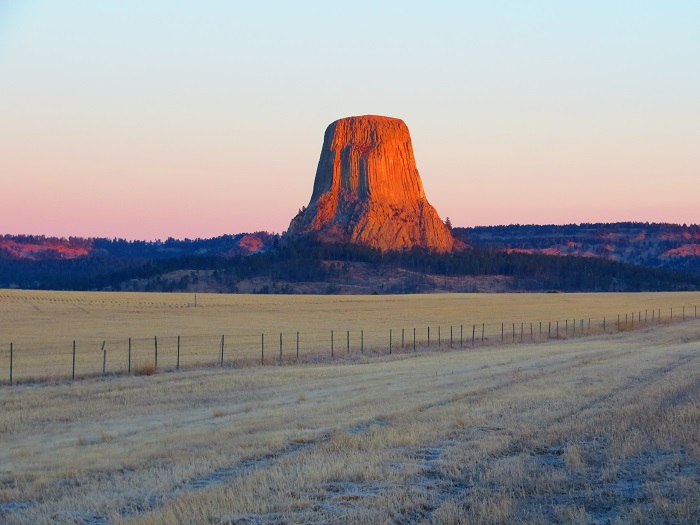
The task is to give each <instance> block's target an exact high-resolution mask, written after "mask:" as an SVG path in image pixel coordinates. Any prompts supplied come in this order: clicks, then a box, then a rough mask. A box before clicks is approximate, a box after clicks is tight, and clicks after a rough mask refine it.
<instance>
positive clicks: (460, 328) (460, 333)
mask: <svg viewBox="0 0 700 525" xmlns="http://www.w3.org/2000/svg"><path fill="white" fill-rule="evenodd" d="M462 331H463V325H459V347H460V348H462V346H463V341H464V339H463V333H462Z"/></svg>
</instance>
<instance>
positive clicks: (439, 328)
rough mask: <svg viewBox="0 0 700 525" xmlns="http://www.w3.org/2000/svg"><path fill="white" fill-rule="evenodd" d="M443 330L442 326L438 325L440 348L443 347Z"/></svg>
mask: <svg viewBox="0 0 700 525" xmlns="http://www.w3.org/2000/svg"><path fill="white" fill-rule="evenodd" d="M441 328H442V327H441V326H440V325H438V348H440V346H441V345H442V334H441V332H442V330H441Z"/></svg>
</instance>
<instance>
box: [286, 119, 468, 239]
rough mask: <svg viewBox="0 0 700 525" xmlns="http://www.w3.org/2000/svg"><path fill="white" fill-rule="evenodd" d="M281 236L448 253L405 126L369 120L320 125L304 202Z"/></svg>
mask: <svg viewBox="0 0 700 525" xmlns="http://www.w3.org/2000/svg"><path fill="white" fill-rule="evenodd" d="M288 234H289V235H292V236H294V235H300V234H313V235H315V236H316V237H317V238H319V239H321V240H323V241H327V242H350V243H357V244H363V245H367V246H371V247H374V248H379V249H381V250H383V251H387V250H403V249H407V248H411V247H413V246H421V247H423V248H427V249H429V250H434V251H438V252H446V251H450V250H452V249H453V247H454V240H453V238H452V234H451V233H450V231H449V229H448V228H447V227H446V226H445V224H444V223H443V222H442V220H440V217H439V216H438V214H437V211H436V210H435V208H433V207H432V206H431V205H430V203H429V202H428V200H427V199H426V197H425V192H424V191H423V184H422V183H421V179H420V175H419V174H418V169H417V168H416V161H415V159H414V157H413V147H412V145H411V136H410V134H409V132H408V128H407V127H406V124H404V122H403V121H402V120H400V119H396V118H390V117H380V116H375V115H365V116H361V117H348V118H344V119H340V120H337V121H335V122H333V123H332V124H331V125H330V126H328V129H326V134H325V136H324V139H323V149H322V150H321V158H320V159H319V161H318V168H317V170H316V179H315V181H314V189H313V194H312V195H311V201H310V202H309V205H308V206H307V208H306V209H305V210H303V211H301V212H300V213H299V214H298V215H297V216H296V217H295V218H294V219H292V222H291V224H290V225H289V230H288Z"/></svg>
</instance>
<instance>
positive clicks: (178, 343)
mask: <svg viewBox="0 0 700 525" xmlns="http://www.w3.org/2000/svg"><path fill="white" fill-rule="evenodd" d="M129 350H130V351H131V339H129ZM175 370H180V336H179V335H178V336H177V364H176V365H175Z"/></svg>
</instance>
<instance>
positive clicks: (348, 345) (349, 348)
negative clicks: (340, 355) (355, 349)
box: [347, 330, 350, 354]
mask: <svg viewBox="0 0 700 525" xmlns="http://www.w3.org/2000/svg"><path fill="white" fill-rule="evenodd" d="M347 353H348V354H349V353H350V330H348V352H347Z"/></svg>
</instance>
